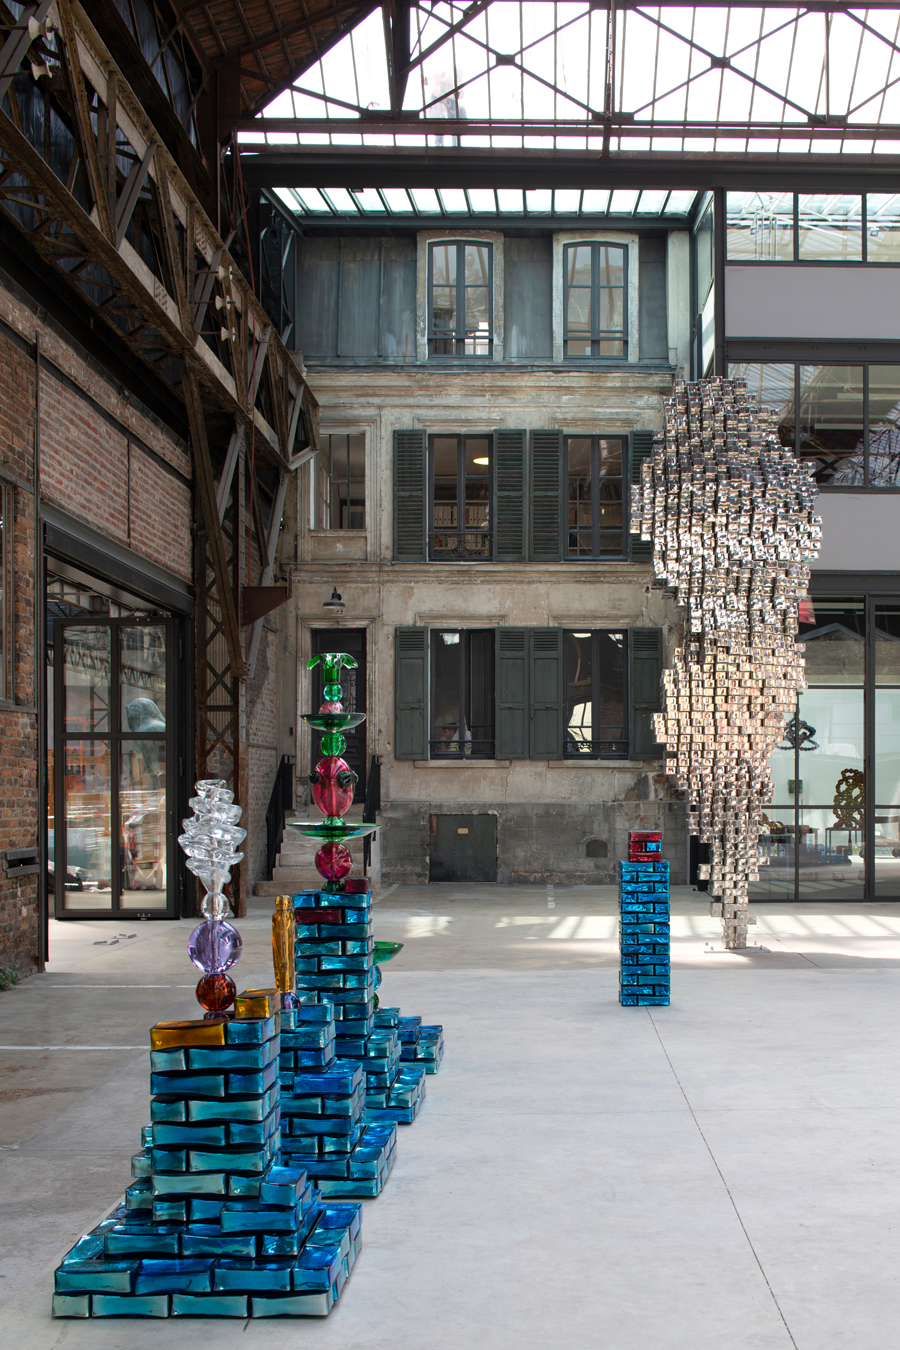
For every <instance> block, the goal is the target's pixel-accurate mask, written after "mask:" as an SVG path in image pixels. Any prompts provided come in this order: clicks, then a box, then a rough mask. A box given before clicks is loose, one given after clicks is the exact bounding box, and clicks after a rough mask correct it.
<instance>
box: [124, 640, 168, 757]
mask: <svg viewBox="0 0 900 1350" xmlns="http://www.w3.org/2000/svg"><path fill="white" fill-rule="evenodd" d="M119 686H120V690H121V709H122V711H121V717H122V726H121V729H122V730H123V731H134V732H140V733H152V732H157V733H161V732H164V731H165V729H166V629H165V626H164V625H163V624H147V625H146V626H144V625H141V626H140V627H138V626H137V625H134V626H133V627H132V626H131V625H128V626H126V625H123V626H122V627H121V628H120V629H119Z"/></svg>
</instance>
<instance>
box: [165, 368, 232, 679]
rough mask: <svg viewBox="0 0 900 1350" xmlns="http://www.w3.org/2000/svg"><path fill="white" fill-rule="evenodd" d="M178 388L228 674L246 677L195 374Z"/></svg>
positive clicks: (186, 373)
mask: <svg viewBox="0 0 900 1350" xmlns="http://www.w3.org/2000/svg"><path fill="white" fill-rule="evenodd" d="M181 387H182V390H183V391H184V401H185V406H186V408H187V415H188V423H189V425H190V431H191V445H192V447H193V451H194V468H195V472H196V475H197V488H198V491H199V495H200V502H201V505H202V508H203V520H204V524H205V525H206V537H207V548H208V550H209V559H210V563H211V565H212V569H213V575H214V576H215V579H216V592H217V599H218V601H219V605H220V608H221V611H222V630H223V633H224V635H225V642H226V645H227V647H228V658H229V662H230V664H231V673H232V674H233V675H236V676H238V677H241V676H243V675H245V674H246V673H247V667H246V665H245V663H244V654H243V651H242V650H241V632H240V625H239V624H238V616H237V609H236V607H235V603H234V593H233V591H232V587H231V577H230V574H229V567H228V557H227V554H226V551H225V538H224V535H223V534H222V523H221V521H220V520H219V512H218V509H217V506H216V484H215V479H214V478H213V471H212V463H211V461H210V458H209V442H208V441H207V438H206V422H205V420H204V417H203V405H202V403H201V401H200V387H199V385H198V383H197V378H196V376H195V375H194V372H193V371H192V370H190V369H189V368H187V367H186V368H185V371H184V375H183V376H182V380H181Z"/></svg>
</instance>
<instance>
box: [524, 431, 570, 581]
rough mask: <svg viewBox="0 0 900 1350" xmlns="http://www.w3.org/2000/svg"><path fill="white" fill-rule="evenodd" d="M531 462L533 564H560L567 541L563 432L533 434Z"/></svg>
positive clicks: (530, 552)
mask: <svg viewBox="0 0 900 1350" xmlns="http://www.w3.org/2000/svg"><path fill="white" fill-rule="evenodd" d="M530 458H531V510H530V512H529V516H530V520H529V549H528V552H529V556H530V558H531V561H532V562H559V561H560V559H561V558H562V540H563V492H562V483H563V474H562V461H563V453H562V432H561V431H533V432H532V433H531V455H530Z"/></svg>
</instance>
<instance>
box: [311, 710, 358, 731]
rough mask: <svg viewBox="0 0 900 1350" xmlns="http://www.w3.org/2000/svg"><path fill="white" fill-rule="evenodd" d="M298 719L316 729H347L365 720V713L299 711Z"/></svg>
mask: <svg viewBox="0 0 900 1350" xmlns="http://www.w3.org/2000/svg"><path fill="white" fill-rule="evenodd" d="M300 720H301V721H302V722H305V723H306V724H307V726H310V727H315V728H316V730H317V731H349V730H350V728H351V727H358V726H359V724H360V722H364V721H365V720H366V714H365V713H301V714H300Z"/></svg>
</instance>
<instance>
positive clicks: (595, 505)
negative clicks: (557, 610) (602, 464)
mask: <svg viewBox="0 0 900 1350" xmlns="http://www.w3.org/2000/svg"><path fill="white" fill-rule="evenodd" d="M570 440H589V441H590V442H591V478H592V481H593V482H599V474H598V473H597V467H598V461H599V457H600V446H599V442H600V441H603V440H610V441H612V440H617V441H621V443H622V473H621V476H620V479H619V481H620V482H621V484H622V498H621V501H622V548H621V550H620V552H618V553H598V552H597V544H598V543H599V533H600V515H599V512H600V499H599V497H598V495H597V493H594V494H593V497H592V499H591V548H592V552H591V554H590V555H589V556H587V555H585V554H577V553H574V554H570V553H569V534H570V526H569V521H568V515H569V441H570ZM562 448H563V453H562V473H563V550H562V556H563V562H576V563H577V562H623V561H624V562H627V561H628V544H629V532H628V497H629V492H628V488H629V481H628V469H629V464H628V459H629V438H628V433H627V432H625V431H621V432H615V433H613V432H610V433H604V432H588V431H564V432H563V434H562Z"/></svg>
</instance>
